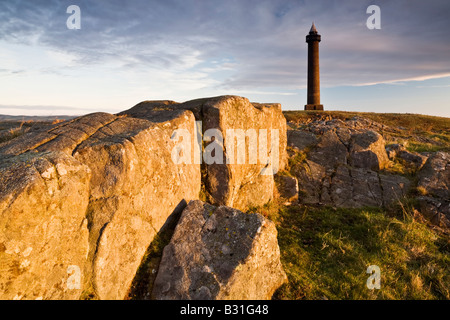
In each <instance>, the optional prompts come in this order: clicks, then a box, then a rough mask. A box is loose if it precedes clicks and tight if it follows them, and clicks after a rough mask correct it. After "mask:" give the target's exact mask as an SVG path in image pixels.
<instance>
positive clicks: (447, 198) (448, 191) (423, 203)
mask: <svg viewBox="0 0 450 320" xmlns="http://www.w3.org/2000/svg"><path fill="white" fill-rule="evenodd" d="M418 178H419V182H418V188H420V190H421V192H422V193H425V194H426V196H423V197H419V204H420V211H421V213H422V214H423V215H424V216H425V217H427V218H428V219H429V220H430V221H431V222H432V223H434V224H436V225H438V226H441V227H446V228H450V154H449V153H448V152H436V153H435V154H433V155H431V156H430V157H429V158H428V160H427V162H426V163H425V165H424V166H423V167H422V169H421V170H420V171H419V173H418Z"/></svg>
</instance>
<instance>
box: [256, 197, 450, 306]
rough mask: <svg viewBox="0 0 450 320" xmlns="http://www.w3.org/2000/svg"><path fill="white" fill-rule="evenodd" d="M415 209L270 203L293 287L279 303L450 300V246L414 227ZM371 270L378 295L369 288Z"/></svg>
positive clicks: (279, 294)
mask: <svg viewBox="0 0 450 320" xmlns="http://www.w3.org/2000/svg"><path fill="white" fill-rule="evenodd" d="M411 205H412V204H402V205H399V206H397V207H395V208H392V209H390V210H391V211H387V209H380V208H362V209H336V208H329V207H325V208H324V207H321V208H318V207H310V206H303V205H295V206H282V205H280V204H276V203H271V204H267V205H266V206H263V207H261V208H259V209H257V208H254V209H253V210H255V211H257V210H259V212H262V213H263V214H264V215H266V216H268V217H269V218H270V219H272V220H273V221H274V222H275V224H276V225H277V230H278V242H279V246H280V251H281V260H282V263H283V266H284V269H285V271H286V273H287V275H288V283H287V284H285V285H283V286H282V287H281V288H279V289H278V290H277V292H276V293H275V295H274V299H289V300H291V299H450V291H449V290H450V245H449V239H448V236H445V235H442V234H438V233H437V231H435V230H431V229H430V228H428V227H427V226H426V225H425V224H423V223H420V222H418V221H416V220H415V219H414V218H413V216H412V214H408V212H410V209H411ZM369 265H377V266H379V267H380V269H381V289H380V290H377V289H373V290H370V289H368V288H367V286H366V281H367V279H368V277H369V274H367V273H366V270H367V267H368V266H369Z"/></svg>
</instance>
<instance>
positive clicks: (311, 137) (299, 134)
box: [287, 130, 319, 151]
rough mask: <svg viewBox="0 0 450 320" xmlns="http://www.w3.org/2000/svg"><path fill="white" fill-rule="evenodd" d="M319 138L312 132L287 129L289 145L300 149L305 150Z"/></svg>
mask: <svg viewBox="0 0 450 320" xmlns="http://www.w3.org/2000/svg"><path fill="white" fill-rule="evenodd" d="M318 142H319V140H318V139H317V137H316V135H315V134H314V133H312V132H308V131H303V130H288V131H287V145H288V146H289V147H292V148H295V149H297V150H298V151H303V150H305V149H306V148H308V147H313V146H315V145H316V144H317V143H318Z"/></svg>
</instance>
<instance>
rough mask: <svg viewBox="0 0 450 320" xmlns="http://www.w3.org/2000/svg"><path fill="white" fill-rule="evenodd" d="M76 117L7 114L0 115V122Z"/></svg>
mask: <svg viewBox="0 0 450 320" xmlns="http://www.w3.org/2000/svg"><path fill="white" fill-rule="evenodd" d="M76 117H77V116H67V115H59V116H10V115H7V114H0V121H54V120H67V119H73V118H76Z"/></svg>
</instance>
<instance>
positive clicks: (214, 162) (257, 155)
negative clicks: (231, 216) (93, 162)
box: [122, 96, 287, 210]
mask: <svg viewBox="0 0 450 320" xmlns="http://www.w3.org/2000/svg"><path fill="white" fill-rule="evenodd" d="M160 109H163V110H183V109H186V110H190V111H192V112H193V113H194V115H195V117H196V120H197V121H201V126H202V132H203V133H205V132H207V131H209V133H211V132H212V131H210V129H212V130H216V132H217V131H218V132H220V134H221V135H222V137H221V138H219V137H216V136H215V135H214V137H211V141H209V139H207V138H206V137H205V136H204V137H203V140H204V141H203V142H204V148H205V153H204V155H206V156H208V155H209V156H211V157H210V158H211V161H210V162H208V161H207V160H206V161H205V162H203V163H204V168H205V172H204V174H205V178H204V179H205V180H204V182H205V186H206V191H207V193H208V194H209V196H210V197H209V200H210V201H211V202H212V203H214V204H218V205H227V206H231V207H234V208H237V209H242V210H243V209H246V208H248V207H251V206H258V205H263V204H265V203H267V202H268V201H270V200H271V199H272V198H273V187H274V178H273V174H274V173H276V172H277V171H278V170H282V169H283V168H284V167H285V165H286V161H287V154H286V144H287V138H286V119H285V118H284V116H283V114H282V112H281V106H280V105H279V104H258V103H250V102H249V101H248V99H246V98H242V97H238V96H220V97H214V98H205V99H197V100H192V101H188V102H185V103H179V104H178V103H174V102H173V101H144V102H141V103H139V104H138V105H136V106H135V107H133V108H131V109H130V110H127V111H124V112H123V113H122V114H126V115H130V116H134V117H140V115H141V114H146V113H148V112H155V110H160ZM233 130H234V133H235V134H236V136H234V137H233V136H232V135H230V134H231V133H233ZM272 137H273V138H274V140H273V141H274V142H273V143H272ZM277 137H278V139H276V138H277ZM264 138H265V139H264ZM192 139H193V140H195V139H196V137H195V136H194V137H193V138H192ZM213 143H214V145H213ZM215 146H218V147H219V148H216V147H215ZM213 149H214V150H215V151H212V152H211V153H209V151H211V150H213ZM264 149H265V150H264ZM240 151H241V152H242V153H241V154H242V155H244V157H243V158H239V152H240ZM203 158H205V157H203ZM240 159H241V160H243V161H241V162H239V161H240ZM252 159H253V160H252ZM255 159H256V161H255ZM204 160H205V159H204Z"/></svg>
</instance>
